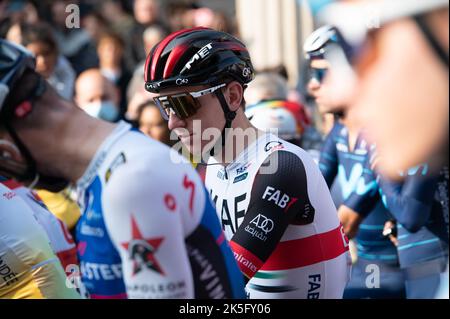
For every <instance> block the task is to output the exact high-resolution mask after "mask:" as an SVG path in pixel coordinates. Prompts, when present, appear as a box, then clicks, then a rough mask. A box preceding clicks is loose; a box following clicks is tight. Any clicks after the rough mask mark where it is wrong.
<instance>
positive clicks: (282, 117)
mask: <svg viewBox="0 0 450 319" xmlns="http://www.w3.org/2000/svg"><path fill="white" fill-rule="evenodd" d="M245 114H246V115H247V117H248V118H249V120H250V122H251V123H252V125H254V126H255V127H256V128H258V129H260V130H262V131H267V132H270V130H273V129H276V130H277V131H278V136H279V137H280V138H282V139H284V140H286V141H292V140H299V139H300V137H301V134H300V133H299V132H298V128H297V121H296V120H295V117H294V115H293V114H292V113H291V112H290V111H288V110H286V109H284V108H281V107H277V108H271V107H263V108H258V107H257V108H253V109H249V110H248V111H246V112H245Z"/></svg>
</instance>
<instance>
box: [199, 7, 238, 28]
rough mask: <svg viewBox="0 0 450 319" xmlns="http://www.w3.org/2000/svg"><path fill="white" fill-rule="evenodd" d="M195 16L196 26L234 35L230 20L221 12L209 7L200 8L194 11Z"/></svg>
mask: <svg viewBox="0 0 450 319" xmlns="http://www.w3.org/2000/svg"><path fill="white" fill-rule="evenodd" d="M192 12H193V15H194V26H195V27H205V28H211V29H214V30H218V31H223V32H227V33H230V34H234V33H235V32H234V31H235V30H234V29H233V28H232V25H231V22H230V19H229V18H228V17H227V15H226V14H225V13H223V12H220V11H214V10H212V9H210V8H207V7H202V8H198V9H195V10H193V11H192Z"/></svg>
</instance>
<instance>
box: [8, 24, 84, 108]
mask: <svg viewBox="0 0 450 319" xmlns="http://www.w3.org/2000/svg"><path fill="white" fill-rule="evenodd" d="M7 39H8V40H10V41H12V42H15V43H17V44H21V45H23V46H24V47H26V48H27V49H28V50H30V51H31V52H32V53H33V54H34V55H35V56H36V71H37V72H38V73H39V74H41V75H42V76H43V77H44V78H45V79H46V80H47V81H48V82H49V83H50V85H51V86H52V87H53V88H54V89H55V90H56V92H57V93H58V94H59V95H60V96H61V97H63V98H65V99H69V100H70V99H72V98H73V90H74V84H75V72H74V70H73V69H72V66H71V65H70V63H69V61H67V59H66V58H65V57H64V56H62V55H61V54H59V51H58V46H57V44H56V40H55V39H54V37H53V33H52V30H51V27H50V26H49V25H47V24H45V23H43V22H41V23H37V24H31V25H30V24H24V23H16V24H14V25H13V26H12V27H11V28H10V30H9V32H8V34H7Z"/></svg>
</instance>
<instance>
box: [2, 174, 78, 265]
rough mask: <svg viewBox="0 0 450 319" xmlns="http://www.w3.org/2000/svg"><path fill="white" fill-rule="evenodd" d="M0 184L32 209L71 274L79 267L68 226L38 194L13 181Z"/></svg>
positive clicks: (62, 263)
mask: <svg viewBox="0 0 450 319" xmlns="http://www.w3.org/2000/svg"><path fill="white" fill-rule="evenodd" d="M0 183H1V184H3V185H5V186H6V187H8V188H10V189H11V190H13V191H14V192H15V193H16V194H17V195H18V196H19V197H20V198H21V199H22V200H23V201H24V202H25V203H26V204H27V205H28V207H29V208H30V209H31V211H32V212H33V215H34V218H35V219H36V220H37V221H38V223H39V224H40V225H41V226H42V228H44V230H45V232H46V233H47V236H48V238H49V240H50V245H51V247H52V248H53V251H54V252H55V253H56V255H57V256H58V259H59V260H60V262H61V265H62V266H63V269H64V270H65V271H66V272H71V271H72V269H73V268H74V267H76V266H77V265H78V260H77V250H76V245H75V241H74V240H73V238H72V235H71V234H70V232H69V230H68V229H67V226H66V224H64V222H63V221H61V220H59V219H58V218H57V217H56V216H55V215H53V214H52V213H51V212H50V211H48V209H47V207H46V206H45V204H44V203H43V202H42V201H41V199H40V198H39V196H38V195H37V194H36V192H34V191H32V190H31V189H29V188H27V187H25V186H24V185H22V184H20V183H17V182H16V181H13V180H2V178H1V177H0Z"/></svg>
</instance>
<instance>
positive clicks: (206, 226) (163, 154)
mask: <svg viewBox="0 0 450 319" xmlns="http://www.w3.org/2000/svg"><path fill="white" fill-rule="evenodd" d="M77 186H78V191H79V201H80V205H81V207H82V216H81V218H80V221H79V222H78V225H77V235H76V238H77V244H78V253H79V254H78V256H79V260H80V263H81V274H82V282H83V284H84V286H85V287H86V289H87V292H88V293H89V296H90V297H91V298H126V297H129V298H194V297H195V298H242V297H245V292H244V280H243V277H242V274H241V273H240V271H239V268H238V267H237V265H236V263H235V261H234V258H233V254H232V251H231V249H230V248H229V246H228V243H227V241H226V240H225V239H224V235H223V232H222V230H221V228H220V223H219V221H218V219H217V216H216V213H215V210H214V207H213V206H212V203H211V201H210V199H209V196H208V194H207V192H206V189H205V188H204V186H203V184H202V181H201V179H200V177H199V176H198V175H197V173H196V172H195V170H194V169H193V168H192V166H191V165H190V164H189V163H188V162H187V161H186V160H184V159H183V158H182V157H181V155H179V154H177V153H176V152H174V151H173V150H171V149H169V148H168V147H167V146H165V145H163V144H161V143H159V142H157V141H155V140H153V139H150V138H149V137H147V136H145V135H144V134H142V133H140V132H137V131H134V130H132V129H131V127H130V125H128V124H126V123H124V122H121V123H119V125H118V126H117V128H116V129H115V130H114V131H113V132H112V133H111V134H110V136H109V137H108V138H107V139H106V140H105V141H104V142H103V144H102V145H101V147H100V148H99V150H98V151H97V153H96V155H95V156H94V158H93V159H92V161H91V163H90V165H89V167H88V168H87V170H86V172H85V174H84V175H83V176H82V177H81V178H80V180H79V181H78V183H77Z"/></svg>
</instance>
